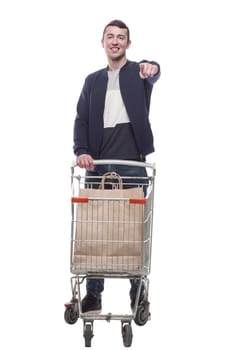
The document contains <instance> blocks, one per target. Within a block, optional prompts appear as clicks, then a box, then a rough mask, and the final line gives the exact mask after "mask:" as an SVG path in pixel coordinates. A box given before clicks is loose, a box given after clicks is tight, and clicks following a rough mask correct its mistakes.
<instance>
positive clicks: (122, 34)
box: [101, 26, 131, 61]
mask: <svg viewBox="0 0 233 350" xmlns="http://www.w3.org/2000/svg"><path fill="white" fill-rule="evenodd" d="M101 42H102V46H103V48H104V49H105V52H106V55H107V57H108V58H110V59H111V60H113V61H119V60H120V59H121V58H123V57H124V56H125V55H126V54H125V51H126V49H128V47H129V46H130V43H131V42H130V41H129V40H128V36H127V29H125V28H118V27H115V26H109V27H107V28H106V31H105V33H104V37H103V39H102V41H101Z"/></svg>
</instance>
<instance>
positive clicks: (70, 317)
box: [64, 307, 79, 324]
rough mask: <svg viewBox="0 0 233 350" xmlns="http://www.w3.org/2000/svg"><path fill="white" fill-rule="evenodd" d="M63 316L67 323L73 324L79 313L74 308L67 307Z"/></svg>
mask: <svg viewBox="0 0 233 350" xmlns="http://www.w3.org/2000/svg"><path fill="white" fill-rule="evenodd" d="M64 318H65V321H66V322H67V323H68V324H74V323H75V322H77V320H78V318H79V313H78V311H75V310H74V307H69V308H66V310H65V312H64Z"/></svg>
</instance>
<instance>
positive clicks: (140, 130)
mask: <svg viewBox="0 0 233 350" xmlns="http://www.w3.org/2000/svg"><path fill="white" fill-rule="evenodd" d="M142 62H148V61H142ZM151 63H154V64H157V66H158V68H159V70H158V73H157V74H156V75H155V76H153V77H152V78H147V79H141V78H140V76H139V63H137V62H132V61H127V63H126V64H125V65H124V66H123V67H122V68H121V69H120V73H119V84H120V91H121V95H122V99H123V101H124V104H125V108H126V111H127V113H128V116H129V119H130V121H131V125H132V128H133V132H134V135H135V140H136V144H137V147H138V150H139V152H140V154H141V156H143V157H144V156H146V155H147V154H149V153H152V152H154V145H153V134H152V130H151V126H150V122H149V109H150V99H151V92H152V88H153V84H154V83H155V82H156V81H157V80H158V79H159V77H160V67H159V64H158V63H156V62H151ZM107 72H108V69H107V67H106V68H104V69H101V70H99V71H97V72H94V73H92V74H90V75H88V76H87V78H86V80H85V83H84V86H83V89H82V91H81V95H80V97H79V100H78V104H77V115H76V118H75V123H74V153H75V154H76V155H77V156H78V155H80V154H84V153H86V154H90V155H91V156H92V157H93V158H94V159H99V151H100V147H101V143H102V136H103V125H104V122H103V113H104V104H105V95H106V90H107V83H108V74H107Z"/></svg>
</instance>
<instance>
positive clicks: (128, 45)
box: [126, 40, 131, 49]
mask: <svg viewBox="0 0 233 350" xmlns="http://www.w3.org/2000/svg"><path fill="white" fill-rule="evenodd" d="M130 45H131V40H129V41H128V43H127V46H126V48H127V49H128V48H129V47H130Z"/></svg>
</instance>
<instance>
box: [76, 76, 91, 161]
mask: <svg viewBox="0 0 233 350" xmlns="http://www.w3.org/2000/svg"><path fill="white" fill-rule="evenodd" d="M76 112H77V113H76V118H75V121H74V134H73V150H74V154H75V155H77V156H78V155H80V154H84V153H88V124H89V96H88V80H87V79H86V80H85V83H84V86H83V88H82V91H81V94H80V97H79V100H78V103H77V110H76Z"/></svg>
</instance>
